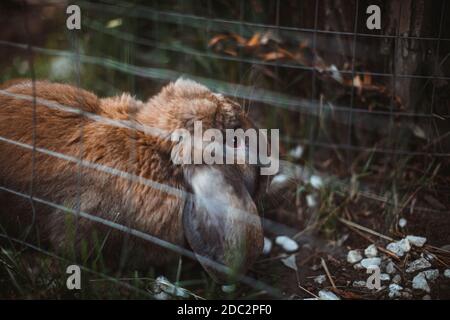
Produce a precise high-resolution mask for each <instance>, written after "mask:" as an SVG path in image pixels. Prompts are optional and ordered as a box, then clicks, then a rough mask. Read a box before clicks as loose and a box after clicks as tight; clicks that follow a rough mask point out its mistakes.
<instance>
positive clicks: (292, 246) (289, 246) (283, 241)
mask: <svg viewBox="0 0 450 320" xmlns="http://www.w3.org/2000/svg"><path fill="white" fill-rule="evenodd" d="M275 243H276V244H277V245H279V246H280V247H282V248H283V249H284V250H285V251H287V252H293V251H297V250H298V244H297V242H295V241H294V240H292V239H291V238H289V237H286V236H278V237H276V239H275Z"/></svg>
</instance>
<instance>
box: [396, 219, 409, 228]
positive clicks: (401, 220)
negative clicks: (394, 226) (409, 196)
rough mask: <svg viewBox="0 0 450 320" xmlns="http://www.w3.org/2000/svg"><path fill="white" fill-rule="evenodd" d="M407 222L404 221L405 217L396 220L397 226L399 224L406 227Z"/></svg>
mask: <svg viewBox="0 0 450 320" xmlns="http://www.w3.org/2000/svg"><path fill="white" fill-rule="evenodd" d="M407 223H408V222H407V221H406V219H405V218H400V220H398V226H399V227H400V228H404V227H406V224H407Z"/></svg>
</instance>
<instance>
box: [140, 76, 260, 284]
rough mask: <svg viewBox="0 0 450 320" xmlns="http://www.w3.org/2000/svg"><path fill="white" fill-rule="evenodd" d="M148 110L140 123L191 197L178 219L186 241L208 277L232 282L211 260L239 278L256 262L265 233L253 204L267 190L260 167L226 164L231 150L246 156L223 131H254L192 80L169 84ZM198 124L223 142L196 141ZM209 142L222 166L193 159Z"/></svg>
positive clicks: (235, 108) (238, 112)
mask: <svg viewBox="0 0 450 320" xmlns="http://www.w3.org/2000/svg"><path fill="white" fill-rule="evenodd" d="M147 106H148V108H146V110H145V112H143V113H141V114H138V121H139V122H140V123H142V124H144V125H148V126H151V127H156V128H158V129H159V130H161V136H162V137H163V138H164V141H165V142H164V143H165V147H166V150H165V152H167V153H169V152H170V155H171V159H172V161H173V162H174V164H173V165H178V166H181V167H182V171H183V178H184V183H183V184H184V188H185V190H186V191H187V193H188V194H189V197H188V200H187V201H186V205H185V209H184V212H183V219H182V221H183V230H184V234H185V238H186V240H187V242H188V244H189V246H190V247H191V249H192V250H193V251H194V253H195V254H196V255H197V257H198V259H199V261H200V263H201V264H202V265H203V267H204V268H205V269H206V270H207V271H208V273H209V274H210V275H211V276H212V277H213V278H214V279H215V280H217V281H219V282H229V281H231V280H233V277H231V279H230V274H228V275H226V274H224V273H223V272H221V271H220V270H217V268H216V267H217V265H216V267H215V266H213V265H211V261H214V262H216V263H219V264H220V265H222V266H225V267H228V268H229V269H228V270H232V271H233V272H236V274H241V273H243V272H245V270H246V269H247V268H248V267H249V266H250V265H251V264H252V263H253V262H254V261H255V259H256V258H257V257H258V255H259V254H260V253H261V251H262V246H263V230H262V225H261V220H260V218H259V215H258V209H257V206H256V204H255V203H257V200H258V198H259V197H260V196H261V194H262V193H263V192H262V191H263V190H264V186H265V183H264V182H263V179H264V176H262V175H260V166H259V165H258V164H249V163H248V162H246V163H242V162H241V163H239V164H236V163H232V164H226V161H225V156H226V154H227V153H228V152H229V151H230V150H237V149H240V150H241V151H242V150H244V153H245V152H246V151H245V150H247V149H246V148H245V144H242V143H243V142H242V141H241V142H239V141H237V140H236V138H234V139H233V140H232V141H231V142H230V141H229V139H227V137H226V131H227V129H234V130H236V129H243V130H244V131H245V130H247V129H254V125H253V123H252V122H251V121H250V120H249V119H248V117H247V115H246V114H245V112H244V110H243V109H242V108H241V107H240V106H239V104H237V103H236V102H234V101H232V100H230V99H228V98H226V97H224V96H222V95H220V94H216V93H213V92H211V91H210V90H209V89H208V88H206V87H205V86H203V85H200V84H198V83H196V82H194V81H191V80H185V79H179V80H177V81H176V82H175V83H170V84H169V85H167V86H166V87H164V88H163V89H162V90H161V92H160V93H159V94H158V95H156V96H154V97H153V98H151V99H150V100H149V101H148V103H147ZM198 124H201V127H202V132H203V133H205V132H206V131H207V130H208V129H215V130H214V131H213V132H215V133H216V134H220V133H222V137H223V139H224V140H223V141H216V140H215V139H211V137H208V138H205V136H200V137H198V136H197V137H196V136H195V130H196V129H195V127H196V126H198ZM180 130H181V132H182V133H183V132H184V133H188V134H190V137H189V138H191V139H192V140H191V141H190V142H191V143H185V142H186V141H184V142H182V141H181V140H179V138H180V136H179V133H180ZM183 138H184V139H186V136H184V137H183ZM205 139H206V140H208V142H209V143H206V141H205ZM211 141H215V143H216V144H215V147H216V149H215V152H216V154H215V156H216V159H217V157H218V158H220V157H223V158H224V161H223V162H224V164H219V163H220V161H217V162H219V163H217V162H213V163H211V162H210V161H209V162H208V161H207V160H205V159H204V158H202V159H200V161H198V160H199V159H197V160H196V159H194V158H195V155H194V154H195V153H196V152H198V151H200V153H201V154H203V155H205V154H206V153H207V152H205V150H206V149H205V148H207V146H208V145H209V147H211ZM244 142H245V141H244ZM247 151H248V150H247ZM203 152H205V153H203ZM236 153H239V152H236ZM187 154H190V155H191V156H192V157H191V158H190V160H191V161H190V162H189V161H179V160H180V159H186V158H185V156H186V155H187ZM209 154H211V153H209ZM213 154H214V152H213ZM200 157H201V155H200ZM188 158H189V157H188ZM177 161H178V162H177ZM191 195H192V196H191ZM202 257H203V258H202ZM204 258H206V259H204ZM220 268H221V267H219V269H220Z"/></svg>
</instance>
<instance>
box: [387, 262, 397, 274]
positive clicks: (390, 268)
mask: <svg viewBox="0 0 450 320" xmlns="http://www.w3.org/2000/svg"><path fill="white" fill-rule="evenodd" d="M386 272H387V273H389V274H393V273H394V272H395V263H394V262H392V260H389V262H388V264H387V265H386Z"/></svg>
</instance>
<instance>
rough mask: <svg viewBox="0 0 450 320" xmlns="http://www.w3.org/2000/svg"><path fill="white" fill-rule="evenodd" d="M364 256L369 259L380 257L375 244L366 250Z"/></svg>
mask: <svg viewBox="0 0 450 320" xmlns="http://www.w3.org/2000/svg"><path fill="white" fill-rule="evenodd" d="M364 254H365V255H366V257H367V258H375V257H376V256H377V255H378V250H377V247H376V246H375V245H374V244H371V245H370V246H368V247H367V248H366V249H365V250H364Z"/></svg>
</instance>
